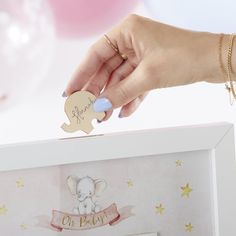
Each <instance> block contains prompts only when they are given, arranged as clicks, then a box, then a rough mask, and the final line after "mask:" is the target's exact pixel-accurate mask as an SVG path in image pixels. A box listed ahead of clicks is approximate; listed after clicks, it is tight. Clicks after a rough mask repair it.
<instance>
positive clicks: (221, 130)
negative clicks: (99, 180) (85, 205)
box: [0, 122, 236, 236]
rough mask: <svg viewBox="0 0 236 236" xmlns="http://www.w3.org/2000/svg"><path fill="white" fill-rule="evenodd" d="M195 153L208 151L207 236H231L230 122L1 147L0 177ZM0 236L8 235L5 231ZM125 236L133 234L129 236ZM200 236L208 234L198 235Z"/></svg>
mask: <svg viewBox="0 0 236 236" xmlns="http://www.w3.org/2000/svg"><path fill="white" fill-rule="evenodd" d="M198 151H208V153H209V156H210V159H211V166H210V168H212V169H211V172H210V173H211V174H212V176H211V179H212V190H213V192H212V194H213V198H212V199H213V208H214V214H213V215H212V217H213V222H214V227H213V228H214V229H213V231H212V232H213V233H212V235H209V236H235V235H236V223H235V219H236V200H235V199H236V163H235V141H234V126H233V124H231V123H227V122H222V123H213V124H212V123H211V124H203V125H193V126H184V127H173V128H160V129H154V130H143V131H133V132H123V133H114V134H106V135H95V136H84V137H75V138H65V139H58V140H47V141H39V142H31V143H21V144H9V145H2V146H0V158H1V165H0V176H1V173H11V172H12V173H13V172H15V171H19V170H29V169H34V168H47V167H51V166H58V165H68V164H70V165H74V164H79V163H87V165H89V163H94V162H98V161H108V160H110V161H111V160H122V159H124V160H125V159H129V158H136V157H149V156H156V155H168V154H173V153H186V152H198ZM78 153H79V157H78ZM0 187H1V185H0ZM1 189H2V188H1ZM1 191H3V189H2V190H0V194H1ZM4 191H6V190H4ZM0 208H1V198H0ZM0 216H1V215H0ZM0 220H1V218H0ZM136 233H137V235H139V233H140V235H141V233H149V235H160V236H162V233H161V232H153V231H146V232H136ZM4 235H5V236H8V235H7V233H6V232H5V234H4ZM9 235H10V234H9ZM22 235H23V234H22ZM35 235H36V234H35ZM44 235H46V234H44ZM61 235H63V234H61ZM86 235H87V234H86ZM88 235H89V234H88ZM101 235H104V234H101ZM126 235H136V234H135V233H134V234H130V233H128V232H127V234H126ZM183 235H184V234H183ZM186 235H188V233H186ZM192 235H194V234H192ZM121 236H123V235H121ZM163 236H166V235H163ZM168 236H169V235H168ZM198 236H201V235H198ZM202 236H208V235H204V234H202Z"/></svg>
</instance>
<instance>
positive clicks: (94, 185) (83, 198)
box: [67, 176, 107, 215]
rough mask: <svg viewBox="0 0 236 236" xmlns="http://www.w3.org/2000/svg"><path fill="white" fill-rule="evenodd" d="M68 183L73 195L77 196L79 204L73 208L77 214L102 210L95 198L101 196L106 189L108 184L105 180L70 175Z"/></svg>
mask: <svg viewBox="0 0 236 236" xmlns="http://www.w3.org/2000/svg"><path fill="white" fill-rule="evenodd" d="M67 184H68V186H69V189H70V192H71V193H72V195H74V196H76V198H77V204H76V206H75V207H74V209H73V212H74V213H75V214H80V215H84V214H85V215H87V214H94V213H96V212H99V211H100V210H101V207H100V206H99V205H98V204H97V203H96V202H94V200H93V198H94V197H95V196H99V195H100V194H101V193H102V192H103V191H104V190H105V189H106V186H107V184H106V182H105V181H104V180H102V179H92V178H91V177H89V176H86V177H83V178H78V177H77V176H69V177H68V178H67Z"/></svg>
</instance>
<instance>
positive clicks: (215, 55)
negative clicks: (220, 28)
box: [197, 32, 227, 83]
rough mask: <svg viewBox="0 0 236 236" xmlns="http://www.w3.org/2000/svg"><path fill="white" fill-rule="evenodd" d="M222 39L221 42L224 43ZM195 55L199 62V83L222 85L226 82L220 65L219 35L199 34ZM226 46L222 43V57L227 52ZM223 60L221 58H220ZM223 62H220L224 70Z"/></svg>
mask: <svg viewBox="0 0 236 236" xmlns="http://www.w3.org/2000/svg"><path fill="white" fill-rule="evenodd" d="M225 38H226V37H224V38H223V41H225ZM197 41H198V43H197V45H198V48H197V54H198V57H197V59H198V62H199V67H200V69H199V81H205V82H209V83H224V82H225V81H226V78H225V74H224V73H223V71H222V67H221V64H220V54H219V53H220V52H219V45H220V34H213V33H205V32H203V33H199V35H198V38H197ZM226 47H227V44H226V43H225V42H222V49H221V50H222V51H221V53H222V56H223V57H225V56H226V55H225V52H227V49H226ZM222 59H223V58H222ZM224 61H225V60H222V63H223V64H222V66H223V67H224V68H225V62H224Z"/></svg>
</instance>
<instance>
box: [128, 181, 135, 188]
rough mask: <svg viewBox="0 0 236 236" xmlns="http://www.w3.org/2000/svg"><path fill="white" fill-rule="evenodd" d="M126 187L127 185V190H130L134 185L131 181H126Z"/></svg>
mask: <svg viewBox="0 0 236 236" xmlns="http://www.w3.org/2000/svg"><path fill="white" fill-rule="evenodd" d="M127 185H128V187H129V188H131V187H133V186H134V183H133V181H132V180H129V181H127Z"/></svg>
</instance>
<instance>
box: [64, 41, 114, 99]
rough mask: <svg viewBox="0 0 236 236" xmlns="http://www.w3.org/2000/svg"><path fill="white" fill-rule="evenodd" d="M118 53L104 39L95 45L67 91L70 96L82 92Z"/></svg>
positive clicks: (79, 67)
mask: <svg viewBox="0 0 236 236" xmlns="http://www.w3.org/2000/svg"><path fill="white" fill-rule="evenodd" d="M111 40H112V39H111ZM115 54H117V52H116V51H115V50H114V49H113V48H112V47H111V46H110V45H109V44H108V43H107V42H106V39H105V38H104V37H102V38H100V39H99V40H98V41H97V42H96V43H95V44H93V45H92V46H91V47H90V49H89V51H88V52H87V54H86V55H85V58H84V59H83V60H82V62H81V63H80V65H79V66H78V68H77V70H76V71H75V73H74V75H73V76H72V79H71V80H70V82H69V84H68V85H67V88H66V90H65V93H66V95H70V94H72V93H73V92H75V91H78V90H80V89H81V88H82V87H83V86H84V85H85V84H86V83H87V81H89V79H90V78H91V77H92V76H93V75H94V74H95V73H96V72H97V71H98V70H99V69H100V68H101V67H102V65H103V64H104V63H106V61H107V60H109V59H110V58H112V57H113V56H114V55H115Z"/></svg>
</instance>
